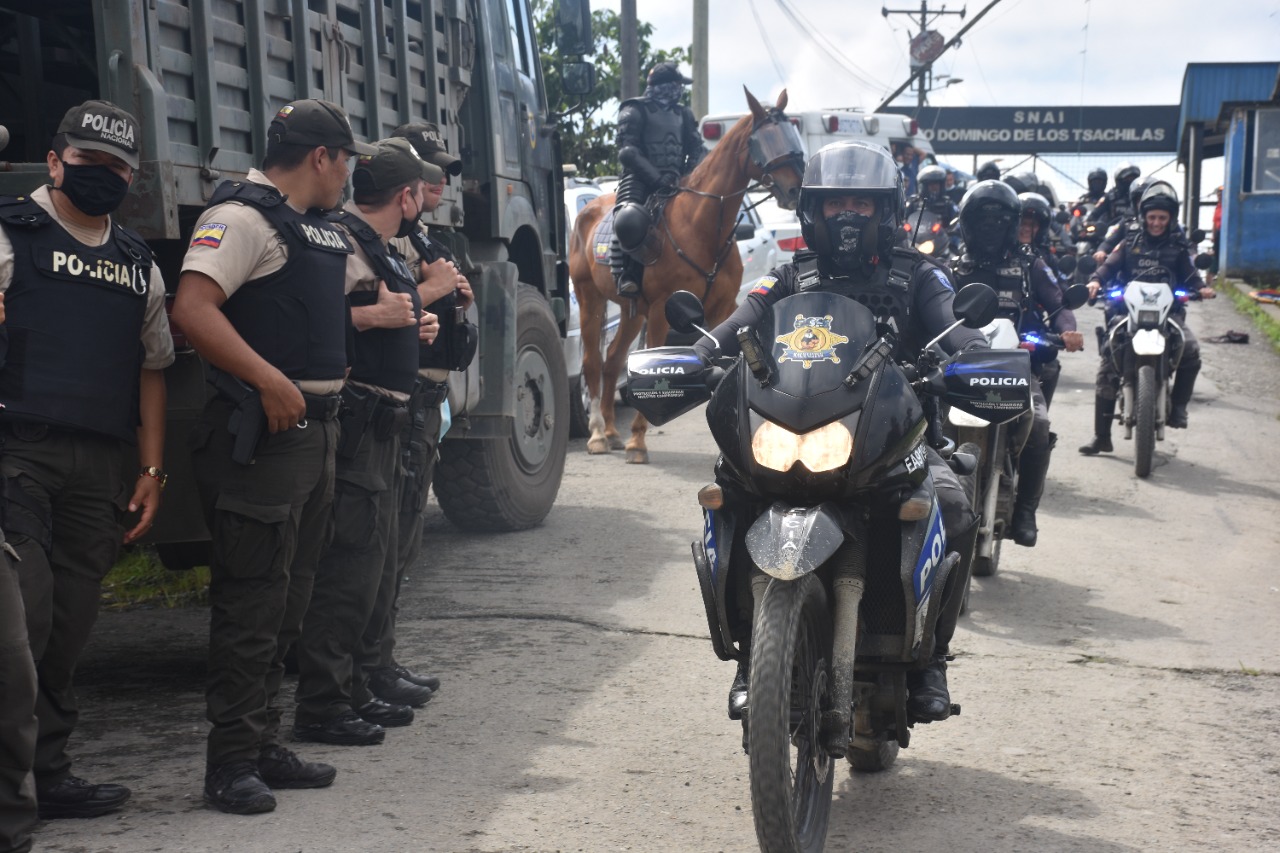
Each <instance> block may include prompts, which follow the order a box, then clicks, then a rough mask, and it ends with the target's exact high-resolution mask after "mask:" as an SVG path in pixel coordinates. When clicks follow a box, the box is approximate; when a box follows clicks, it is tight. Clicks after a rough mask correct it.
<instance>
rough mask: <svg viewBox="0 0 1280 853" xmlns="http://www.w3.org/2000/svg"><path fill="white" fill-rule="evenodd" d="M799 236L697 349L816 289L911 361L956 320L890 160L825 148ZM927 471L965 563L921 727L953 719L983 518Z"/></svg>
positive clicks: (943, 623) (724, 346) (926, 683)
mask: <svg viewBox="0 0 1280 853" xmlns="http://www.w3.org/2000/svg"><path fill="white" fill-rule="evenodd" d="M799 215H800V230H801V234H802V235H803V236H804V239H805V243H806V244H807V245H808V246H810V247H811V248H812V249H813V250H814V251H813V252H811V253H810V252H805V253H800V254H797V255H796V257H795V258H794V259H793V260H792V261H791V262H790V263H788V264H786V265H784V266H781V267H777V268H775V269H774V270H772V271H771V272H770V273H769V274H768V275H766V276H765V277H764V278H762V279H761V280H760V282H759V284H758V285H757V287H756V288H755V289H753V290H752V291H751V293H750V294H749V295H748V297H747V299H746V300H744V301H743V303H742V305H740V306H739V307H738V309H737V310H736V311H734V313H733V314H732V315H731V316H730V317H729V319H727V320H725V321H724V322H723V323H721V324H720V325H719V326H717V327H716V328H715V329H713V330H712V332H711V334H712V337H713V338H714V339H715V340H714V341H712V340H711V339H709V338H705V337H704V338H702V340H700V341H698V343H697V344H695V346H696V348H697V349H698V351H699V352H700V353H701V355H702V356H703V357H704V358H709V357H710V356H711V355H712V354H713V353H714V352H715V350H716V345H717V344H718V346H719V349H720V351H721V352H722V353H723V354H725V355H733V354H736V353H737V352H738V341H737V332H738V330H739V329H741V328H744V327H746V326H751V325H754V324H755V323H757V322H759V320H760V318H761V317H763V316H764V315H765V314H766V313H767V312H768V311H769V306H770V305H772V304H773V303H775V302H777V301H778V300H780V299H783V298H785V297H787V296H790V295H791V294H793V293H797V292H801V291H804V290H808V289H814V288H820V289H822V290H825V291H832V292H835V293H840V294H843V295H846V296H848V297H850V298H852V299H855V300H857V301H859V302H861V303H863V304H864V305H866V306H867V307H868V308H870V309H871V310H872V311H874V312H875V313H876V315H877V316H878V317H880V318H882V319H883V320H885V321H888V320H890V319H892V320H893V322H894V323H895V324H896V325H897V327H898V329H899V338H898V351H897V352H896V353H895V358H897V359H900V360H901V359H914V358H915V357H916V356H917V355H918V354H919V352H920V350H921V349H922V348H923V347H924V345H925V344H926V343H928V342H929V341H930V340H931V339H932V338H934V337H935V336H937V335H938V334H940V333H941V332H942V331H943V330H945V329H947V328H948V327H949V326H951V325H952V324H953V323H955V315H954V313H953V311H952V302H953V299H954V297H955V291H954V288H953V286H952V283H951V279H950V278H949V276H948V275H947V273H946V270H945V269H943V268H942V267H940V266H938V265H936V264H935V263H934V262H932V261H931V260H929V259H927V258H926V257H925V256H923V255H921V254H920V253H919V252H917V251H916V250H915V249H914V248H908V247H895V246H894V235H895V234H896V233H897V230H898V228H899V227H900V226H901V225H902V216H903V183H902V175H901V173H900V171H899V170H898V168H897V164H895V163H894V161H893V158H892V157H891V156H890V155H889V153H888V152H887V151H886V150H885V149H884V148H882V147H881V146H879V145H876V144H874V143H867V142H861V141H858V142H852V141H850V142H839V143H835V144H833V145H828V146H826V147H825V148H823V149H822V150H820V151H819V152H818V153H817V154H815V155H813V157H811V158H810V159H809V163H808V165H807V166H806V167H805V173H804V184H803V186H802V188H801V190H800V205H799ZM943 344H944V346H945V347H946V348H947V349H948V350H950V351H957V350H962V349H969V348H974V347H978V348H985V347H986V345H987V340H986V338H985V337H984V336H983V335H982V333H981V332H978V331H976V330H973V329H966V328H964V327H963V326H961V327H959V328H956V329H953V330H952V331H951V332H949V333H948V335H947V336H946V338H944V339H943ZM928 454H929V470H930V472H931V474H932V475H933V480H934V485H935V486H936V487H937V490H938V501H939V503H940V504H941V505H942V515H943V522H944V524H945V527H946V531H947V540H948V542H950V543H952V545H953V546H954V550H956V551H957V552H958V553H959V554H960V555H961V557H962V559H961V562H960V564H959V566H958V567H957V569H956V571H955V572H953V573H952V575H951V576H950V577H949V578H948V580H947V584H946V589H944V590H943V597H942V605H941V607H940V608H939V609H940V613H939V616H938V622H937V625H936V627H935V629H934V635H935V637H936V640H937V643H936V648H935V653H934V656H933V657H932V658H931V659H930V660H929V662H928V663H927V664H926V665H925V666H924V667H923V668H922V669H919V670H916V671H914V672H912V673H910V674H909V676H908V682H907V686H908V688H909V689H910V693H911V695H910V698H909V700H908V703H907V707H908V710H909V711H910V712H911V714H912V716H913V717H914V718H915V719H918V720H922V721H930V720H935V721H936V720H945V719H946V718H947V717H949V716H950V714H951V699H950V695H949V693H948V691H947V676H946V672H947V664H946V655H947V653H948V647H949V643H950V641H951V637H952V636H953V635H954V633H955V627H956V619H957V618H958V616H959V612H960V601H961V599H962V598H963V597H964V591H965V589H966V587H967V586H968V576H969V564H970V561H971V558H972V555H973V543H974V538H975V535H976V532H977V518H976V516H975V515H974V513H973V510H972V509H971V508H970V506H969V502H968V499H967V498H966V497H965V494H964V491H963V490H962V489H961V487H960V483H959V480H958V479H957V478H956V475H955V474H954V473H953V472H952V471H951V468H950V467H949V466H948V465H947V464H946V462H944V461H943V460H942V458H941V457H940V456H939V455H938V454H937V453H936V452H935V451H933V450H932V449H930V450H929V451H928ZM748 670H749V665H748V663H747V662H746V661H745V659H744V660H743V661H742V662H740V663H739V666H738V673H737V675H736V677H735V678H734V682H733V686H732V687H731V688H730V690H729V716H730V718H731V719H739V718H740V717H741V716H742V715H743V713H744V712H745V709H746V704H747V672H748Z"/></svg>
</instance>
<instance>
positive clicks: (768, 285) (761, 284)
mask: <svg viewBox="0 0 1280 853" xmlns="http://www.w3.org/2000/svg"><path fill="white" fill-rule="evenodd" d="M777 283H778V280H777V279H776V278H774V277H773V276H771V275H767V276H765V277H764V278H762V279H760V280H759V281H757V282H756V286H755V287H753V288H751V293H750V294H749V295H752V296H767V295H768V294H769V291H770V290H772V289H773V286H774V285H775V284H777Z"/></svg>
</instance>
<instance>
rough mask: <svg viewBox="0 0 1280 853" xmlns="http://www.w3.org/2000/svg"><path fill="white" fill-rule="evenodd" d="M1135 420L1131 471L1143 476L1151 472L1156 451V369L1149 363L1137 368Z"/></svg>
mask: <svg viewBox="0 0 1280 853" xmlns="http://www.w3.org/2000/svg"><path fill="white" fill-rule="evenodd" d="M1134 409H1135V410H1136V415H1137V418H1136V421H1137V423H1135V424H1134V427H1133V429H1134V432H1133V473H1135V474H1137V475H1138V476H1139V477H1145V476H1147V475H1148V474H1150V473H1151V460H1152V458H1153V457H1154V456H1155V452H1156V369H1155V367H1153V366H1152V365H1150V364H1144V365H1143V366H1142V367H1139V368H1138V388H1137V394H1136V401H1135V403H1134Z"/></svg>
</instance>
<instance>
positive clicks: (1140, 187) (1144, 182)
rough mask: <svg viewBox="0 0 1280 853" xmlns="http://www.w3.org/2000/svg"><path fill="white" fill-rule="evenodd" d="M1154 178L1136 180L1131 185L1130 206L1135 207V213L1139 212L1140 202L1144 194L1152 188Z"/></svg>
mask: <svg viewBox="0 0 1280 853" xmlns="http://www.w3.org/2000/svg"><path fill="white" fill-rule="evenodd" d="M1152 180H1153V179H1152V178H1149V177H1148V178H1135V179H1134V181H1133V183H1131V184H1129V204H1131V205H1133V212H1134V213H1135V214H1137V212H1138V201H1139V200H1140V199H1141V198H1142V193H1143V191H1144V190H1146V188H1147V187H1149V186H1151V181H1152Z"/></svg>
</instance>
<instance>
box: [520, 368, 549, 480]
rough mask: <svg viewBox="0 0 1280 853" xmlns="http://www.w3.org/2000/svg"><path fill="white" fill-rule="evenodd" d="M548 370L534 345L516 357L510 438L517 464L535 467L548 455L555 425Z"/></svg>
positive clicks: (531, 469) (531, 468)
mask: <svg viewBox="0 0 1280 853" xmlns="http://www.w3.org/2000/svg"><path fill="white" fill-rule="evenodd" d="M552 387H553V386H552V384H551V370H550V369H549V368H548V366H547V360H546V359H545V358H543V356H542V353H541V352H540V351H538V350H537V349H536V348H533V347H529V348H527V349H524V350H522V351H521V353H520V357H519V358H518V359H517V360H516V418H515V428H514V432H515V434H514V438H515V446H516V458H517V459H518V460H519V462H520V467H521V468H523V469H525V470H526V471H529V472H534V471H537V470H538V469H539V468H541V467H542V465H543V463H544V462H546V460H547V457H548V456H550V455H551V437H552V434H553V432H554V429H553V427H554V425H555V414H556V413H555V407H554V402H553V399H552V392H551V389H552Z"/></svg>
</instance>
